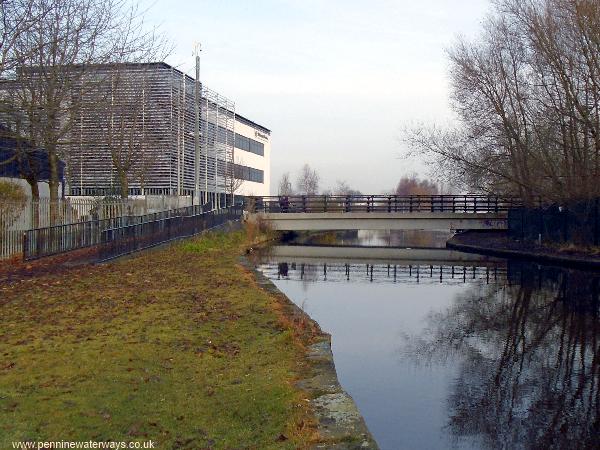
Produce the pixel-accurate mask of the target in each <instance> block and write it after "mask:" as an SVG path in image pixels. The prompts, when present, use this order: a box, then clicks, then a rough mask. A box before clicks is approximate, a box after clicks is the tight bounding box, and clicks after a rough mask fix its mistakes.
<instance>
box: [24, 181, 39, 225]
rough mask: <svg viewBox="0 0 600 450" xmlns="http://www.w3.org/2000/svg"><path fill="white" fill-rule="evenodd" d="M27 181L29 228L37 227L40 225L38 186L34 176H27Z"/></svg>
mask: <svg viewBox="0 0 600 450" xmlns="http://www.w3.org/2000/svg"><path fill="white" fill-rule="evenodd" d="M27 183H28V184H29V187H30V188H31V228H38V227H39V226H40V188H39V186H38V182H37V179H35V178H27Z"/></svg>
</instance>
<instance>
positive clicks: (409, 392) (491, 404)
mask: <svg viewBox="0 0 600 450" xmlns="http://www.w3.org/2000/svg"><path fill="white" fill-rule="evenodd" d="M444 239H445V236H442V235H437V236H430V237H427V236H424V235H414V234H413V235H408V236H407V235H393V236H392V235H389V234H381V235H377V234H372V233H371V234H368V233H361V234H359V236H357V237H356V238H354V239H353V238H352V237H350V238H348V237H345V238H344V239H342V240H340V241H343V244H344V245H346V246H350V247H348V248H349V249H350V250H348V248H346V249H343V251H342V252H341V254H338V253H339V252H337V250H336V249H335V248H333V249H332V248H331V247H327V246H324V245H323V244H321V245H317V246H310V245H308V246H289V247H277V248H275V249H274V250H273V251H272V252H271V255H265V256H263V258H262V260H261V261H260V263H259V265H258V267H259V269H260V270H261V271H262V272H263V273H264V274H265V275H267V276H268V277H269V278H270V279H271V280H272V281H273V282H274V283H275V284H276V285H277V287H278V288H279V289H280V290H281V291H283V292H284V293H285V294H286V295H287V296H288V297H289V298H290V299H292V300H293V301H294V302H295V303H296V304H297V305H299V306H300V307H302V308H303V309H304V310H305V311H306V312H307V313H308V314H310V316H311V317H312V318H313V319H315V320H316V321H317V322H318V323H319V324H320V325H321V328H322V329H323V330H324V331H326V332H327V333H330V334H331V335H332V350H333V354H334V360H335V365H336V369H337V373H338V377H339V380H340V382H341V384H342V386H343V388H344V389H345V390H346V391H347V392H348V393H349V394H350V395H351V396H352V397H353V398H354V400H355V401H356V403H357V405H358V407H359V409H360V411H361V413H362V414H363V416H364V418H365V420H366V422H367V425H368V427H369V429H370V430H371V432H372V434H373V435H374V437H375V439H376V441H377V442H378V444H379V445H380V447H381V448H382V449H390V450H400V449H448V448H453V449H496V448H501V449H520V448H523V449H538V448H557V449H569V448H600V416H599V414H598V413H599V410H600V390H599V382H600V378H599V363H600V359H599V358H600V323H599V321H598V318H599V317H598V314H599V298H598V297H599V292H600V275H599V274H597V273H592V272H584V271H577V270H567V269H560V268H552V267H544V266H539V265H537V264H531V263H527V262H520V261H511V260H503V259H496V258H480V257H477V255H467V254H460V253H457V252H447V251H445V250H443V249H440V248H438V249H435V248H433V249H431V247H440V246H441V245H443V242H444ZM415 242H417V244H422V243H423V242H425V243H426V244H429V245H428V247H429V249H428V250H427V251H421V250H420V249H418V248H416V247H419V246H418V245H415ZM364 244H368V246H370V247H372V248H364ZM388 245H391V246H392V247H409V248H410V249H412V250H402V251H398V254H397V255H394V254H388V259H387V260H381V259H378V258H374V257H373V256H381V254H380V253H381V252H380V250H381V248H382V247H386V246H388ZM413 250H414V252H413ZM344 252H345V253H344ZM361 252H362V253H361ZM327 255H335V257H334V258H331V257H329V256H327ZM411 258H412V259H411Z"/></svg>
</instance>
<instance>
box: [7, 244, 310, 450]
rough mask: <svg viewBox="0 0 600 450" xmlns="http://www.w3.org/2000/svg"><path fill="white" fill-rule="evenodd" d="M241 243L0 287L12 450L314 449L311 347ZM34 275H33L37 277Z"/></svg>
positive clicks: (184, 249)
mask: <svg viewBox="0 0 600 450" xmlns="http://www.w3.org/2000/svg"><path fill="white" fill-rule="evenodd" d="M244 242H245V237H244V235H243V234H242V233H241V232H235V233H229V234H219V233H214V234H209V235H206V236H204V237H200V238H195V239H192V240H187V241H184V242H182V243H178V244H174V245H172V246H168V247H165V248H161V249H156V250H153V251H148V252H143V253H140V254H137V255H135V256H133V257H130V258H127V259H122V260H119V261H116V262H113V263H110V264H105V265H97V266H81V267H75V268H60V269H59V268H53V269H52V270H43V271H40V273H39V274H38V275H36V274H35V271H34V270H32V269H31V268H24V269H22V270H20V271H18V272H16V273H17V274H18V276H17V277H15V276H14V274H13V276H12V277H9V278H11V280H10V281H7V279H8V278H6V279H5V281H4V282H3V283H2V284H0V309H1V314H0V448H12V444H11V442H12V441H22V440H32V441H58V440H66V441H87V440H96V441H109V440H112V441H140V442H144V441H148V440H153V441H154V442H156V443H157V446H156V448H161V449H162V448H169V449H171V448H189V449H202V448H215V449H217V448H218V449H230V448H256V449H270V448H290V449H291V448H303V447H306V446H307V445H309V443H310V442H311V439H313V437H314V428H313V426H312V424H311V413H310V411H309V410H308V402H307V401H306V399H305V398H304V395H303V393H302V392H301V391H299V390H298V389H297V388H296V387H295V386H294V383H295V381H296V380H297V379H298V377H300V376H301V374H302V372H303V370H304V366H303V364H304V363H303V361H305V357H304V348H303V345H304V344H305V343H306V342H308V341H309V340H310V336H308V335H306V334H308V333H309V332H308V331H306V333H304V334H303V332H302V330H298V329H297V327H295V326H293V324H292V323H291V322H289V321H287V320H286V315H285V314H284V308H285V305H284V304H283V303H282V300H281V299H280V298H278V297H277V296H275V295H272V294H269V293H267V292H265V291H263V290H262V289H260V287H259V286H258V285H257V284H256V282H255V280H254V278H253V276H252V274H251V273H249V272H248V271H246V270H245V269H243V268H242V267H240V266H239V265H238V264H237V262H238V256H239V254H240V252H241V251H242V250H243V248H244ZM28 271H29V272H30V273H29V272H28Z"/></svg>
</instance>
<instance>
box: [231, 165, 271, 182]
mask: <svg viewBox="0 0 600 450" xmlns="http://www.w3.org/2000/svg"><path fill="white" fill-rule="evenodd" d="M234 171H235V177H236V178H237V179H239V180H244V181H252V182H254V183H264V182H265V173H264V172H263V171H262V170H259V169H255V168H253V167H248V166H242V165H240V164H236V165H235V168H234Z"/></svg>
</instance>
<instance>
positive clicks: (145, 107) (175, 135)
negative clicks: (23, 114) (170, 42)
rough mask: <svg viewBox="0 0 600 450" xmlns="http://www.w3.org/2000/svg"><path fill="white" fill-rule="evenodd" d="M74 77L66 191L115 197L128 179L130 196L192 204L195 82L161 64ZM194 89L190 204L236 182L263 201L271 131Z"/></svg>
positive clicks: (89, 70) (226, 193)
mask: <svg viewBox="0 0 600 450" xmlns="http://www.w3.org/2000/svg"><path fill="white" fill-rule="evenodd" d="M73 70H83V69H78V68H74V69H73ZM74 79H75V80H77V81H75V82H73V83H72V86H73V87H72V94H71V95H72V102H73V104H75V105H78V106H77V107H76V108H73V109H72V110H71V111H70V114H71V115H72V117H71V120H72V126H70V127H69V135H68V136H66V137H65V139H64V140H63V141H64V142H63V144H62V146H61V148H62V151H61V153H62V159H63V160H64V162H65V163H66V189H65V193H66V194H67V195H70V196H103V195H119V194H122V193H123V192H122V189H121V186H122V185H123V177H125V179H126V182H125V185H126V191H127V194H128V195H133V196H137V195H170V196H188V197H189V198H190V200H191V198H192V196H193V194H194V191H195V186H196V179H195V167H196V160H195V159H196V141H195V131H196V107H195V98H196V90H195V89H196V83H195V80H194V79H193V78H192V77H190V76H188V75H186V74H184V73H183V72H181V71H179V70H177V69H175V68H174V67H172V66H170V65H169V64H166V63H164V62H161V63H143V64H116V65H98V66H92V67H90V66H88V67H85V68H84V71H83V75H82V74H78V76H77V77H74ZM94 80H102V82H99V83H97V85H94ZM16 83H18V80H17V81H16ZM90 86H92V88H90ZM198 86H199V95H198V98H199V102H198V103H199V105H198V106H199V108H198V110H199V131H200V133H199V152H198V153H199V165H198V166H199V174H198V178H199V180H198V181H199V191H200V192H199V194H200V198H199V199H196V201H200V202H203V203H206V202H211V203H213V204H215V205H217V206H222V205H225V204H230V203H231V201H232V198H231V197H232V196H231V192H232V190H233V189H234V186H235V195H250V194H254V195H268V194H269V188H270V186H269V184H270V183H269V181H270V180H269V177H270V136H271V131H270V130H269V129H267V128H265V127H263V126H261V125H258V124H257V123H255V122H253V121H251V120H249V119H247V118H245V117H243V116H240V115H239V114H236V111H235V103H234V102H233V101H231V100H229V99H227V98H226V97H224V96H222V95H220V94H219V93H217V92H215V91H213V90H211V89H209V88H207V87H206V86H204V85H203V84H202V83H198ZM119 169H121V170H119ZM234 180H238V181H234Z"/></svg>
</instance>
